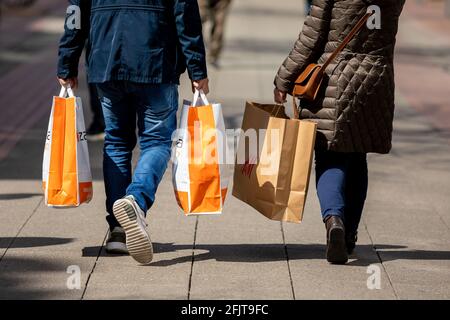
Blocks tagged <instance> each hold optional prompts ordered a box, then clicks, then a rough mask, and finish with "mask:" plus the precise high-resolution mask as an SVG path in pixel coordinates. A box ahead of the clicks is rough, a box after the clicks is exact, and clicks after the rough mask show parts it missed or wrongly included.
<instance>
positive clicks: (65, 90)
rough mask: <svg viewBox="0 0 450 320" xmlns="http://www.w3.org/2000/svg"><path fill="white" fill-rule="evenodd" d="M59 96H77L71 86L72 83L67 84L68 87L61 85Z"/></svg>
mask: <svg viewBox="0 0 450 320" xmlns="http://www.w3.org/2000/svg"><path fill="white" fill-rule="evenodd" d="M59 96H60V97H61V98H65V97H66V96H69V98H73V97H75V95H74V94H73V90H72V88H71V87H70V85H67V87H64V86H61V91H60V92H59Z"/></svg>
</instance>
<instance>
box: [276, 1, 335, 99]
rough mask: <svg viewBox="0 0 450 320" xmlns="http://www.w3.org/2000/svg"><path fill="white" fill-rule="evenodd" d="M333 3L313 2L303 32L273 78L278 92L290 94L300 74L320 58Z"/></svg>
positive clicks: (328, 27) (328, 28)
mask: <svg viewBox="0 0 450 320" xmlns="http://www.w3.org/2000/svg"><path fill="white" fill-rule="evenodd" d="M333 2H334V1H333V0H313V2H312V7H311V11H310V14H309V15H308V16H307V17H306V20H305V24H304V25H303V30H302V31H301V33H300V35H299V37H298V39H297V41H296V43H295V45H294V48H293V49H292V51H291V52H290V53H289V55H288V57H287V58H286V60H284V62H283V64H282V65H281V67H280V69H279V70H278V73H277V76H276V77H275V82H274V84H275V86H276V87H277V88H278V89H279V90H281V91H284V92H288V93H291V92H292V90H293V88H294V82H295V80H296V79H297V78H298V76H299V75H300V73H301V72H302V71H303V70H304V69H305V68H306V67H307V66H308V65H309V64H310V63H314V62H317V60H318V59H319V58H320V56H321V54H322V52H323V49H324V46H325V44H326V41H327V36H328V32H329V30H330V21H331V11H332V8H333Z"/></svg>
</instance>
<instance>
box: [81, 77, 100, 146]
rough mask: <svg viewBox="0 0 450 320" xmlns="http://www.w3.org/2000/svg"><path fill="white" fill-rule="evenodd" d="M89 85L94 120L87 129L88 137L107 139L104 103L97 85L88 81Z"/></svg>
mask: <svg viewBox="0 0 450 320" xmlns="http://www.w3.org/2000/svg"><path fill="white" fill-rule="evenodd" d="M88 87H89V103H90V107H91V112H92V121H91V123H90V125H89V127H88V129H87V130H86V139H88V140H89V141H101V140H104V139H105V119H104V118H103V110H102V104H101V102H100V98H99V96H98V91H97V85H95V84H93V83H88Z"/></svg>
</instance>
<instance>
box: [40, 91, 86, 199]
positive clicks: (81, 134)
mask: <svg viewBox="0 0 450 320" xmlns="http://www.w3.org/2000/svg"><path fill="white" fill-rule="evenodd" d="M66 95H68V96H69V97H68V98H66ZM42 178H43V179H42V180H43V188H44V190H45V203H46V205H48V206H55V207H76V206H79V205H80V204H82V203H85V202H89V201H90V200H91V199H92V176H91V168H90V164H89V153H88V145H87V140H86V129H85V124H84V117H83V108H82V104H81V99H80V98H78V97H75V96H74V94H73V91H72V89H70V88H67V89H66V88H64V87H63V88H62V89H61V92H60V94H59V97H53V105H52V110H51V114H50V121H49V125H48V132H47V139H46V142H45V150H44V161H43V166H42Z"/></svg>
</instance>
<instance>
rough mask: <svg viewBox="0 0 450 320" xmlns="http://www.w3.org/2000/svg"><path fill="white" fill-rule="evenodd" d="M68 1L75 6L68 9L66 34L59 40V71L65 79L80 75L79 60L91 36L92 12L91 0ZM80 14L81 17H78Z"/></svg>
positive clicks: (65, 26) (65, 24) (65, 25)
mask: <svg viewBox="0 0 450 320" xmlns="http://www.w3.org/2000/svg"><path fill="white" fill-rule="evenodd" d="M68 2H69V6H74V7H72V10H67V14H66V19H65V23H64V34H63V36H62V38H61V40H60V42H59V52H58V71H57V73H58V77H60V78H63V79H67V78H72V77H76V76H78V62H79V60H80V56H81V53H82V52H83V48H84V46H85V44H86V40H87V39H88V36H89V28H90V22H89V21H90V13H91V0H69V1H68ZM69 8H70V7H69ZM77 8H78V9H77ZM78 14H79V17H77V15H78ZM77 19H79V20H77Z"/></svg>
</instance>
